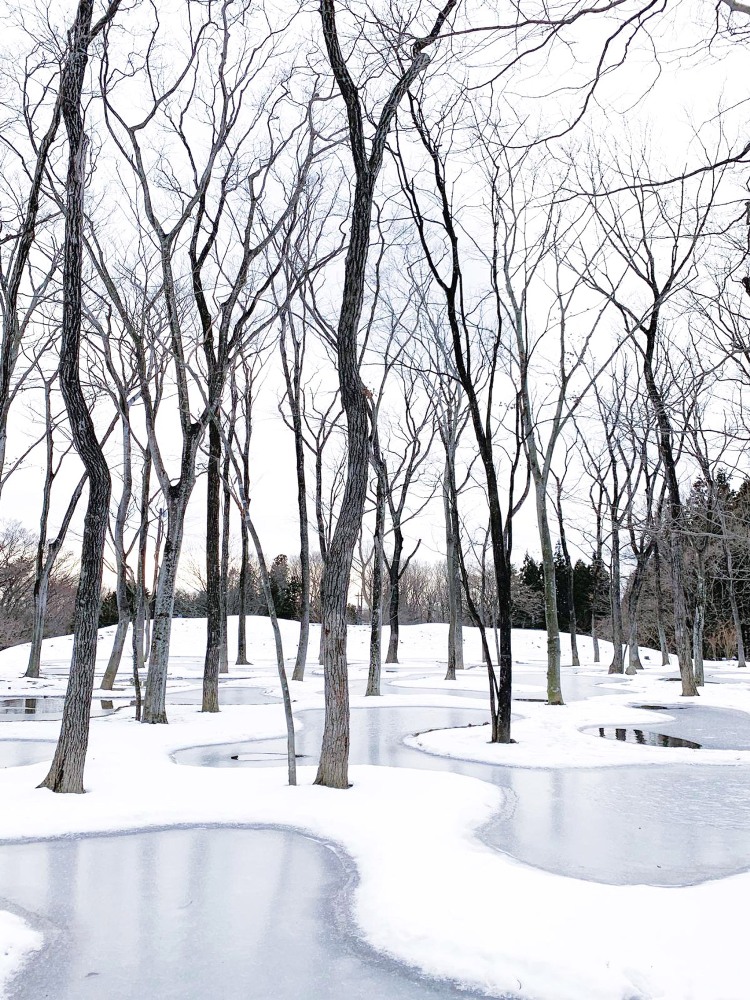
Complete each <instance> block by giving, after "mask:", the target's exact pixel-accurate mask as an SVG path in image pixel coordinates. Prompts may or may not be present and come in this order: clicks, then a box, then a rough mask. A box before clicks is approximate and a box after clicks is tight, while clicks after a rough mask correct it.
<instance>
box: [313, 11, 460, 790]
mask: <svg viewBox="0 0 750 1000" xmlns="http://www.w3.org/2000/svg"><path fill="white" fill-rule="evenodd" d="M454 6H455V0H449V3H448V4H447V5H446V8H445V10H444V11H443V12H441V13H440V14H439V15H438V18H437V20H436V22H435V27H434V28H433V31H432V33H431V35H428V36H426V37H425V38H422V39H418V40H417V41H415V42H414V44H413V45H412V52H411V62H410V63H409V65H408V66H407V67H406V68H403V69H402V71H401V74H400V76H399V77H398V79H397V81H396V83H395V85H394V87H393V89H392V90H391V92H390V95H389V96H388V98H387V100H386V101H385V104H384V105H383V106H382V109H381V113H380V118H379V121H378V122H377V125H376V127H375V131H374V135H373V138H372V140H371V144H370V153H369V156H368V154H367V149H366V145H367V144H366V139H365V133H364V128H363V108H362V103H361V97H360V92H359V90H358V89H357V87H356V85H355V84H354V81H353V80H352V77H351V76H350V74H349V71H348V68H347V65H346V57H345V56H344V53H343V50H342V48H341V44H340V42H339V37H338V31H337V27H336V6H335V4H334V2H333V0H321V3H320V16H321V22H322V27H323V35H324V39H325V44H326V50H327V53H328V58H329V61H330V64H331V68H332V70H333V73H334V76H335V78H336V84H337V86H338V89H339V91H340V93H341V96H342V97H343V100H344V103H345V105H346V110H347V117H348V122H349V143H350V148H351V153H352V159H353V163H354V169H355V173H356V183H355V188H354V200H353V204H352V210H351V226H350V231H349V246H348V247H347V252H346V262H345V265H344V286H343V291H342V299H341V311H340V313H339V321H338V327H337V330H336V355H337V358H336V360H337V364H338V372H339V386H340V390H341V402H342V405H343V408H344V412H345V414H346V423H347V451H348V454H347V459H348V461H347V471H346V483H345V486H344V494H343V498H342V502H341V510H340V512H339V517H338V521H337V522H336V528H335V530H334V533H333V538H332V539H331V544H330V546H329V548H328V552H327V554H326V561H325V571H324V573H323V585H322V591H321V604H322V625H323V661H324V678H325V724H324V728H323V744H322V747H321V754H320V763H319V765H318V773H317V775H316V777H315V783H316V784H318V785H326V786H328V787H332V788H346V787H348V784H349V687H348V670H347V662H346V599H347V593H348V589H349V580H350V576H351V566H352V557H353V555H354V546H355V544H356V541H357V536H358V534H359V532H360V530H361V527H362V513H363V510H364V504H365V498H366V496H367V470H368V466H369V455H370V435H369V414H368V407H367V394H366V390H365V386H364V385H363V384H362V379H361V377H360V358H359V347H358V343H357V335H358V333H359V322H360V317H361V315H362V303H363V300H364V291H365V277H366V268H367V256H368V251H369V246H370V224H371V220H372V206H373V200H374V195H375V182H376V180H377V177H378V174H379V172H380V168H381V166H382V163H383V154H384V152H385V145H386V141H387V138H388V134H389V132H390V128H391V125H392V123H393V119H394V117H395V114H396V111H397V109H398V106H399V104H400V103H401V100H402V99H403V98H404V97H405V96H406V94H407V92H408V90H409V87H410V86H411V85H412V84H413V83H414V82H415V81H416V79H417V77H418V76H419V75H420V73H421V72H422V71H423V70H424V69H425V68H426V66H427V64H428V63H429V56H427V54H426V53H425V51H424V49H425V47H426V46H427V45H429V44H430V43H431V42H432V41H434V40H435V38H436V37H437V36H438V35H439V34H440V31H441V30H442V26H443V24H444V23H445V20H446V18H447V16H448V14H449V13H450V11H451V10H452V9H453V7H454Z"/></svg>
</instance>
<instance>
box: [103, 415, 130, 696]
mask: <svg viewBox="0 0 750 1000" xmlns="http://www.w3.org/2000/svg"><path fill="white" fill-rule="evenodd" d="M120 406H121V408H122V409H121V421H120V422H121V424H122V463H123V464H122V469H123V472H122V493H121V495H120V502H119V504H118V505H117V517H116V519H115V530H114V543H115V560H116V564H117V631H116V632H115V641H114V642H113V643H112V652H111V653H110V656H109V662H108V663H107V668H106V670H105V671H104V677H103V678H102V684H101V687H102V690H103V691H111V690H112V688H113V687H114V683H115V677H116V676H117V671H118V669H119V666H120V660H121V659H122V651H123V649H124V648H125V639H126V638H127V634H128V625H129V624H130V606H129V603H128V577H127V563H126V561H125V522H126V521H127V517H128V509H129V507H130V498H131V495H132V492H133V468H132V456H131V447H130V424H129V422H128V416H127V410H126V407H127V401H126V400H120Z"/></svg>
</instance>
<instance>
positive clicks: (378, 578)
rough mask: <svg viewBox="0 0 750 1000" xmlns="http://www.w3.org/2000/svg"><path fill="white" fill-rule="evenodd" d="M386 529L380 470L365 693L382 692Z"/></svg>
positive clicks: (376, 503)
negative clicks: (384, 546) (368, 663)
mask: <svg viewBox="0 0 750 1000" xmlns="http://www.w3.org/2000/svg"><path fill="white" fill-rule="evenodd" d="M384 530H385V489H384V483H383V477H382V475H381V474H380V472H378V477H377V487H376V496H375V536H374V539H373V568H372V597H371V600H370V607H371V609H372V612H371V615H370V670H369V673H368V675H367V690H366V691H365V695H374V696H376V695H379V694H380V665H381V658H382V648H383V642H382V639H383V562H384V559H383V533H384Z"/></svg>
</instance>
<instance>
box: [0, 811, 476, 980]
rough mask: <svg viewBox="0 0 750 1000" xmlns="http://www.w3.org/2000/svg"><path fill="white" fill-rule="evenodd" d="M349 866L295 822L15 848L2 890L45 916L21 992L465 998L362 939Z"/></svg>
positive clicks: (10, 849) (4, 865)
mask: <svg viewBox="0 0 750 1000" xmlns="http://www.w3.org/2000/svg"><path fill="white" fill-rule="evenodd" d="M349 882H350V875H349V873H348V872H347V870H346V868H345V867H344V866H342V863H341V860H340V859H339V857H338V856H337V855H336V854H334V853H333V851H331V850H329V849H327V848H326V847H325V846H323V845H322V844H320V843H318V842H316V841H312V840H310V839H308V838H306V837H304V836H302V835H301V834H299V833H295V832H293V831H290V830H242V829H192V830H169V831H157V832H150V833H138V834H127V835H122V836H107V837H87V838H85V839H82V840H78V839H76V840H56V841H48V842H41V843H26V844H17V845H16V844H14V845H8V846H5V847H3V850H2V852H0V896H2V897H4V898H5V899H7V900H8V901H9V902H10V903H11V905H12V906H14V907H17V908H20V909H21V910H22V911H23V912H24V913H26V914H28V915H31V919H32V921H33V915H34V914H37V915H39V916H41V917H43V919H44V921H45V926H44V931H45V947H44V949H43V951H42V952H41V953H40V954H39V955H38V956H36V957H34V958H32V959H31V961H30V963H29V964H28V965H27V966H26V967H25V968H24V970H23V971H22V973H21V975H20V976H19V977H18V979H17V981H16V982H15V983H14V984H13V987H12V988H11V997H12V998H13V1000H39V998H40V997H54V998H55V1000H103V998H112V1000H115V998H126V997H127V998H133V997H144V998H146V997H158V998H159V1000H208V998H217V1000H218V998H221V1000H268V998H270V997H273V998H274V1000H303V998H304V1000H357V998H363V1000H364V998H368V1000H376V998H377V1000H386V998H387V1000H431V998H432V1000H460V998H470V997H472V996H476V994H473V993H466V992H459V990H458V989H457V988H455V987H454V986H452V985H451V984H449V983H444V982H440V981H435V980H430V979H425V978H422V977H420V976H418V975H417V974H416V973H415V972H413V971H412V970H409V969H406V968H404V967H402V966H400V965H399V964H397V963H395V962H392V961H390V960H388V959H386V958H384V957H382V956H379V955H377V954H375V953H374V952H373V951H372V950H371V949H369V948H367V947H365V946H364V945H363V944H361V943H360V942H358V941H357V940H356V939H355V938H354V937H353V935H352V927H351V919H350V917H349V911H348V906H347V894H346V890H347V888H348V883H349Z"/></svg>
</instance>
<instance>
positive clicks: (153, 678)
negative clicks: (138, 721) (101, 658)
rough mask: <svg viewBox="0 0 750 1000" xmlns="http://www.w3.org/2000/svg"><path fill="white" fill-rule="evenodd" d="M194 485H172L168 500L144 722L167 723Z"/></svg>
mask: <svg viewBox="0 0 750 1000" xmlns="http://www.w3.org/2000/svg"><path fill="white" fill-rule="evenodd" d="M192 488H193V480H188V481H187V482H184V481H182V480H181V482H180V485H179V487H173V488H172V493H171V495H170V496H169V498H168V499H167V530H166V535H165V539H164V555H163V557H162V561H161V566H160V567H159V582H158V584H157V588H156V598H155V601H154V614H153V621H152V623H151V648H150V652H149V658H148V674H147V675H146V691H145V695H144V700H143V722H145V723H148V724H156V723H166V722H167V711H166V695H167V670H168V667H169V640H170V636H171V633H172V614H173V612H174V592H175V587H176V585H177V567H178V563H179V561H180V549H181V548H182V538H183V533H184V529H185V510H186V508H187V504H188V501H189V499H190V493H191V491H192Z"/></svg>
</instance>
